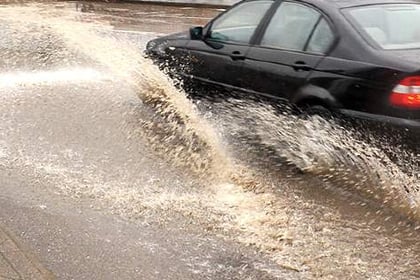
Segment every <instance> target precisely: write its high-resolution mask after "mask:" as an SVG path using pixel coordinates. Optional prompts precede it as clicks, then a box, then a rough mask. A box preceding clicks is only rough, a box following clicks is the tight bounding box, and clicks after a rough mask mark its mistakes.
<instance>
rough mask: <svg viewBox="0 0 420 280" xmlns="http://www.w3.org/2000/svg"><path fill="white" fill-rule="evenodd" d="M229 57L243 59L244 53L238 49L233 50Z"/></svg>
mask: <svg viewBox="0 0 420 280" xmlns="http://www.w3.org/2000/svg"><path fill="white" fill-rule="evenodd" d="M230 57H231V58H232V60H244V59H245V55H244V54H243V53H242V52H240V51H233V52H232V53H231V54H230Z"/></svg>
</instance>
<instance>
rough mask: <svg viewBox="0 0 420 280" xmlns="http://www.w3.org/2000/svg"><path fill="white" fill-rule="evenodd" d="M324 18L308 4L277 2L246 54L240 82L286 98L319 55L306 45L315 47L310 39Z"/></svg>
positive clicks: (312, 66)
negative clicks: (242, 80)
mask: <svg viewBox="0 0 420 280" xmlns="http://www.w3.org/2000/svg"><path fill="white" fill-rule="evenodd" d="M325 22H326V21H325V19H324V18H323V16H322V14H321V13H320V12H319V11H318V10H317V9H315V8H313V7H311V6H309V5H306V4H301V3H297V2H292V1H283V2H281V3H280V5H279V6H278V8H277V10H276V11H275V12H274V13H273V16H272V17H271V19H270V21H269V22H268V24H267V27H266V28H265V30H263V31H262V32H261V35H260V38H258V39H257V40H256V42H255V45H254V46H253V47H251V48H250V50H249V52H248V54H247V57H246V60H245V62H244V66H243V77H244V81H246V84H244V86H245V87H247V88H248V89H251V90H253V91H256V92H259V93H263V94H268V95H269V96H271V97H275V98H281V99H288V100H289V99H290V98H291V96H292V95H293V94H294V93H295V92H296V91H297V89H298V88H300V87H301V86H302V85H303V84H304V83H305V81H306V79H307V78H308V76H309V75H310V74H311V71H313V70H314V69H315V68H316V66H317V64H318V63H319V62H320V61H321V59H322V58H323V55H322V54H320V53H319V52H317V51H312V50H310V49H308V48H309V47H311V46H312V47H315V48H317V46H313V44H310V40H311V37H312V35H313V34H314V31H315V30H317V29H318V28H319V26H320V25H321V24H325ZM326 40H330V38H326ZM318 48H319V47H318Z"/></svg>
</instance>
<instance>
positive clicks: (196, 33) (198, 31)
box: [190, 26, 203, 40]
mask: <svg viewBox="0 0 420 280" xmlns="http://www.w3.org/2000/svg"><path fill="white" fill-rule="evenodd" d="M190 36H191V40H203V27H201V26H200V27H193V28H191V29H190Z"/></svg>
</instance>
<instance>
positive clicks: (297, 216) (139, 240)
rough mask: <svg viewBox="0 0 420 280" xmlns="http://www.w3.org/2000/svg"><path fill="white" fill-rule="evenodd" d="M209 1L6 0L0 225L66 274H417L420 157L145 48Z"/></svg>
mask: <svg viewBox="0 0 420 280" xmlns="http://www.w3.org/2000/svg"><path fill="white" fill-rule="evenodd" d="M219 12H220V10H217V9H197V8H188V7H163V6H153V5H136V4H100V3H71V2H66V3H62V2H49V3H37V4H34V3H26V4H10V3H9V4H7V5H6V4H5V5H2V6H0V13H1V15H2V16H1V18H0V25H1V26H2V27H1V29H0V30H1V31H0V35H1V37H0V93H1V94H0V100H1V102H0V117H1V123H0V136H1V137H0V178H1V181H0V182H1V184H0V187H1V188H2V191H1V194H0V205H1V209H0V221H1V222H4V223H5V224H6V225H8V227H10V228H12V229H14V230H15V231H16V232H17V233H20V236H21V238H22V239H23V240H24V241H25V242H26V243H27V244H28V246H29V247H31V248H32V249H33V250H34V251H35V252H36V253H37V254H38V255H39V258H40V259H41V261H42V262H43V263H44V264H45V265H46V266H47V268H49V269H50V270H52V271H53V273H54V274H56V275H57V278H59V279H324V278H325V279H418V278H420V263H419V262H420V257H419V254H420V245H419V243H418V238H419V230H420V229H419V228H418V227H416V221H417V219H418V217H419V216H418V209H419V208H418V203H419V201H420V199H419V189H418V186H419V185H418V184H419V181H418V177H416V176H418V175H417V174H418V170H419V169H418V162H419V161H418V158H417V156H416V155H405V156H404V157H402V159H401V161H402V163H403V164H405V165H406V166H407V167H408V168H406V170H408V171H410V172H407V171H404V172H403V171H401V169H400V168H399V167H398V165H397V164H395V163H394V162H393V161H391V160H389V158H388V157H387V155H386V153H384V152H382V151H381V150H380V149H378V148H375V147H374V146H373V145H371V144H370V143H366V142H364V141H363V140H360V139H359V138H358V137H357V133H355V132H354V131H350V130H347V129H343V128H341V127H340V126H339V125H338V124H334V122H332V123H330V122H326V121H324V120H322V119H319V118H310V119H301V118H297V117H295V116H291V115H288V114H281V113H279V112H278V111H276V110H275V109H274V108H272V107H270V106H268V105H263V104H258V103H254V102H244V101H238V100H225V101H221V102H218V103H210V102H206V101H205V100H203V101H201V102H200V103H199V104H195V103H193V102H192V101H190V100H189V99H187V98H186V96H185V94H184V93H183V92H182V91H181V90H179V89H177V88H176V87H175V86H174V85H173V83H172V82H171V81H170V80H169V79H168V78H167V77H166V76H165V75H164V74H163V73H161V72H160V71H159V70H158V69H157V67H155V66H154V65H153V64H152V63H151V62H150V61H148V60H147V59H145V58H143V56H142V50H143V48H144V46H145V44H146V42H147V41H148V40H149V39H151V38H154V37H156V36H159V35H161V34H166V33H171V32H177V31H182V30H185V29H187V28H188V27H189V26H194V25H203V24H205V22H207V21H208V20H209V19H210V18H211V17H213V16H214V15H216V14H217V13H219ZM17 15H19V16H17ZM151 101H153V102H151ZM297 169H299V171H297ZM302 171H303V172H302ZM404 216H407V217H408V218H407V217H404Z"/></svg>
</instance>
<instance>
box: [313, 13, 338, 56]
mask: <svg viewBox="0 0 420 280" xmlns="http://www.w3.org/2000/svg"><path fill="white" fill-rule="evenodd" d="M333 42H334V34H333V32H332V30H331V27H330V25H329V24H328V22H327V21H326V20H325V19H322V20H321V21H320V22H319V24H318V26H317V27H316V29H315V31H314V33H313V35H312V38H311V40H310V41H309V44H308V47H307V48H306V51H308V52H311V53H319V54H325V53H326V52H327V51H328V49H329V48H330V47H331V45H332V43H333Z"/></svg>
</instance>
